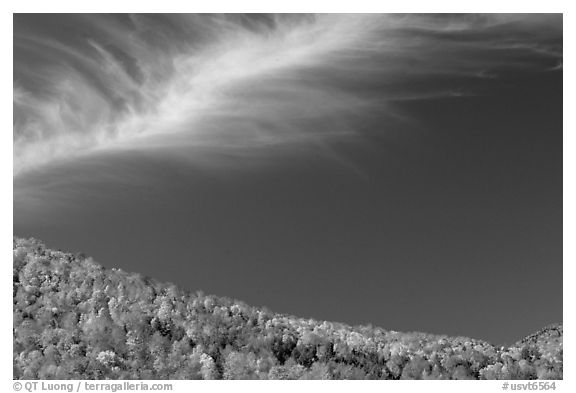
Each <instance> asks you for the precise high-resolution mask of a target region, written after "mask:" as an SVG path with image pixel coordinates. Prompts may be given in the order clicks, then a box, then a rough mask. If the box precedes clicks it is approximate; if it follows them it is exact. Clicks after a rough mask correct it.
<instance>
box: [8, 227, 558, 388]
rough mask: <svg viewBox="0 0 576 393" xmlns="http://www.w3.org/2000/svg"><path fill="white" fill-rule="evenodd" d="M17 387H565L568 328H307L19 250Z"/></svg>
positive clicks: (76, 260) (25, 247)
mask: <svg viewBox="0 0 576 393" xmlns="http://www.w3.org/2000/svg"><path fill="white" fill-rule="evenodd" d="M13 248H14V262H13V273H14V275H13V280H14V281H13V282H14V284H13V291H14V292H13V293H14V345H13V349H14V378H21V379H37V378H38V379H73V378H78V379H104V378H108V379H200V378H202V379H220V378H226V379H535V378H540V379H562V373H563V366H562V334H563V331H562V325H554V326H551V327H548V328H545V329H543V330H541V331H540V332H538V333H536V334H534V335H531V336H529V337H527V338H525V339H523V340H521V341H520V342H518V343H516V344H515V345H513V346H512V347H510V348H503V347H502V348H496V347H494V346H492V345H491V344H489V343H487V342H485V341H482V340H475V339H470V338H466V337H447V336H438V335H431V334H424V333H399V332H394V331H386V330H383V329H381V328H374V327H367V326H356V327H352V326H348V325H345V324H341V323H332V322H324V321H315V320H311V319H301V318H296V317H293V316H289V315H284V314H277V313H272V312H269V311H267V310H265V309H259V308H255V307H250V306H248V305H246V304H244V303H242V302H238V301H233V300H231V299H226V298H219V297H215V296H206V295H203V294H202V293H190V292H187V291H183V290H180V289H178V288H176V287H175V286H174V285H172V284H163V283H160V282H157V281H154V280H151V279H148V278H145V277H143V276H141V275H138V274H132V273H126V272H123V271H121V270H118V269H105V268H103V267H101V266H99V265H98V264H96V263H94V262H93V261H92V260H91V259H90V258H84V257H82V256H79V255H72V254H68V253H64V252H61V251H54V250H50V249H47V248H46V247H45V246H44V245H43V244H42V243H40V242H39V241H37V240H34V239H27V240H26V239H18V238H14V241H13Z"/></svg>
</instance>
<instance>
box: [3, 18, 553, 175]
mask: <svg viewBox="0 0 576 393" xmlns="http://www.w3.org/2000/svg"><path fill="white" fill-rule="evenodd" d="M46 18H50V16H46ZM60 18H65V19H66V21H67V22H66V23H67V24H65V26H67V28H68V30H67V31H66V34H68V35H70V37H62V36H61V35H58V34H56V33H54V34H52V35H50V34H43V32H42V31H41V29H38V28H36V29H35V28H29V26H27V25H26V23H25V22H26V19H25V17H24V18H23V19H24V20H23V22H20V24H19V23H18V22H19V19H17V20H16V22H17V23H15V38H14V40H15V41H14V42H15V48H16V49H17V51H15V59H14V63H15V67H14V68H15V81H14V175H15V176H20V175H23V174H26V173H28V172H30V171H33V170H39V169H42V168H45V167H47V166H49V165H51V164H53V163H62V162H73V161H74V160H77V159H80V158H81V157H83V156H85V155H94V154H102V153H105V152H110V151H117V150H119V149H147V150H149V151H154V150H155V149H160V148H162V149H164V151H165V150H166V149H168V150H169V149H170V148H182V146H191V147H196V148H202V146H209V147H210V148H221V149H244V150H246V149H254V148H258V147H263V146H268V145H282V144H284V145H290V144H293V143H305V142H307V141H317V140H319V139H320V140H322V139H324V138H328V137H334V136H338V135H343V134H351V133H354V132H355V129H354V125H353V123H354V121H353V120H354V119H357V117H358V116H362V115H363V114H365V113H369V112H370V111H386V110H387V109H386V108H387V104H388V103H389V102H390V101H391V100H395V99H402V98H415V97H428V96H434V95H451V96H457V95H458V94H460V93H459V92H458V91H457V90H454V89H452V87H450V86H438V85H434V86H433V87H431V88H430V87H428V88H426V87H423V86H420V87H418V86H417V87H413V86H412V87H406V86H405V85H403V83H404V82H405V81H409V80H411V78H418V77H422V76H431V75H432V76H453V75H459V76H460V77H470V78H478V79H486V75H490V77H491V78H493V77H494V75H497V74H495V73H494V72H495V71H494V70H496V69H498V68H501V67H503V66H504V67H505V66H506V64H509V65H511V66H512V67H520V68H526V67H532V66H539V63H538V62H533V61H532V60H529V59H528V60H527V57H529V56H526V55H525V52H529V54H530V55H531V56H532V57H531V58H533V57H534V56H536V57H537V58H538V59H540V58H544V59H552V60H553V61H552V60H551V61H552V63H551V64H558V62H561V58H562V57H561V56H562V54H561V53H562V51H561V46H560V47H558V45H557V43H556V41H554V40H555V39H557V38H558V36H559V37H560V38H561V29H562V26H561V19H560V18H558V17H557V16H556V17H549V16H546V17H538V16H535V17H534V16H530V17H526V16H522V15H520V16H513V15H512V16H510V15H508V16H462V15H460V16H453V17H448V16H422V15H406V16H401V15H378V14H358V15H316V16H302V15H298V16H281V17H259V16H249V17H239V16H222V15H218V16H205V15H202V16H199V15H171V16H158V17H152V16H142V15H132V16H130V17H127V18H123V19H114V18H112V17H105V16H98V17H87V16H81V17H74V16H68V17H62V16H60ZM559 21H560V23H559ZM57 23H58V22H54V24H57ZM48 24H50V23H48ZM19 26H21V27H19ZM533 27H538V28H539V29H540V34H539V35H534V34H533V30H531V28H533ZM558 29H559V30H558ZM50 31H52V30H49V32H50ZM559 31H560V33H559ZM503 37H505V39H503ZM503 51H506V55H505V56H504V59H503V56H502V54H501V53H502V52H503ZM516 53H518V54H521V56H520V55H518V56H516V55H515V54H516ZM532 63H534V64H532ZM552 67H553V65H552V66H549V67H548V68H547V69H548V70H549V69H550V68H552ZM375 85H377V86H379V88H378V92H377V94H372V93H371V91H372V90H374V89H373V86H375ZM386 85H388V86H389V89H383V88H382V86H386ZM412 85H414V84H413V83H412ZM457 93H458V94H457Z"/></svg>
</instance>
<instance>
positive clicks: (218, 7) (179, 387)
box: [0, 0, 576, 393]
mask: <svg viewBox="0 0 576 393" xmlns="http://www.w3.org/2000/svg"><path fill="white" fill-rule="evenodd" d="M573 10H574V9H573V6H571V4H570V2H569V1H559V0H546V1H533V2H526V1H523V2H520V1H498V0H485V1H481V2H474V3H470V2H467V3H464V2H463V1H453V0H451V1H446V0H434V1H430V0H429V1H425V0H420V1H397V2H393V3H392V2H389V1H385V0H378V1H366V0H361V1H359V0H349V1H346V2H344V1H341V2H329V1H310V0H289V1H281V2H280V1H277V2H271V1H269V0H268V1H265V0H236V1H234V0H227V1H223V0H210V1H207V2H203V1H202V2H200V1H189V0H188V1H179V0H161V1H158V0H156V1H153V2H152V1H146V2H144V1H135V0H130V1H119V0H115V1H113V0H98V1H93V2H81V1H72V0H65V1H63V0H58V1H56V0H49V1H46V0H44V1H41V0H34V1H30V0H29V1H9V2H5V3H3V6H2V11H3V12H2V14H1V15H2V19H1V21H0V26H1V27H0V28H1V29H2V34H1V37H2V48H4V50H6V51H7V52H8V53H7V55H6V56H5V57H4V59H3V60H4V61H2V62H1V63H0V64H1V67H2V77H3V78H2V81H3V84H2V86H3V89H2V92H3V94H2V99H3V105H2V108H3V110H2V113H3V114H4V115H3V116H2V119H3V124H4V127H3V128H4V131H3V132H2V133H1V134H0V135H1V137H2V140H1V143H0V149H1V153H0V159H1V160H2V165H0V171H1V175H2V189H1V193H0V195H1V198H2V204H1V206H2V211H1V216H0V217H1V218H2V225H1V229H0V230H1V233H0V239H1V241H0V244H2V245H3V246H2V248H1V250H2V255H3V256H4V257H3V258H2V260H3V262H4V263H3V264H2V275H1V277H3V278H2V280H5V281H4V283H3V284H4V285H2V286H1V288H2V295H1V296H0V299H1V300H0V301H1V305H2V310H3V311H4V313H5V315H11V314H12V312H11V308H12V302H11V301H10V300H9V299H11V295H10V294H9V292H11V288H12V285H11V283H10V282H8V280H9V277H11V258H12V256H11V255H8V253H9V251H8V250H9V246H8V241H9V239H10V238H11V237H12V225H13V224H12V223H13V221H12V214H13V207H12V206H13V200H12V197H13V190H12V182H11V179H12V141H11V137H10V132H9V131H8V130H9V129H11V128H12V110H11V108H12V94H11V90H12V89H10V88H9V86H11V84H12V31H13V30H12V13H13V12H39V13H44V12H45V13H52V12H84V13H90V12H115V13H122V12H149V13H154V12H194V13H199V12H338V13H339V12H422V13H428V12H434V13H438V12H474V13H476V12H488V13H491V12H521V13H532V12H543V13H564V61H563V64H564V67H567V69H568V72H565V73H564V234H563V237H564V277H563V280H564V321H563V323H564V327H565V329H567V334H566V337H565V343H566V345H565V346H566V347H568V349H569V350H568V351H566V353H565V354H564V364H565V365H567V366H568V367H565V372H564V378H565V379H564V381H560V382H559V383H557V389H556V392H559V391H576V390H575V389H574V387H575V386H573V385H574V377H573V375H572V374H573V372H572V371H576V370H574V368H573V367H572V365H573V363H574V362H573V359H574V357H573V356H572V348H573V347H574V345H573V343H574V340H573V339H572V326H573V321H574V319H573V315H574V314H573V312H572V310H571V302H570V301H568V299H574V298H575V295H576V294H575V291H574V284H573V282H574V274H573V273H574V268H573V265H572V263H570V262H571V261H574V260H576V258H575V256H576V255H575V253H574V247H573V246H572V244H573V242H574V240H575V237H574V229H573V226H572V225H571V224H572V223H574V214H575V208H574V207H573V206H574V205H573V203H574V202H575V201H576V200H575V198H574V196H575V181H574V177H573V176H571V175H572V174H573V173H574V169H575V168H576V160H575V158H574V157H575V150H574V136H573V135H574V132H576V127H575V124H574V117H573V115H572V114H573V113H574V108H575V107H576V106H575V103H574V102H575V101H574V97H573V89H572V87H573V86H574V85H573V83H574V77H573V70H574V67H573V49H574V47H573V37H574V27H573V26H574V22H575V18H574V17H573V12H572V11H573ZM542 132H546V130H542ZM6 319H8V318H6ZM0 340H1V345H0V348H2V355H3V356H2V357H1V365H2V367H1V368H0V370H2V385H0V386H4V387H5V389H6V390H5V391H13V390H12V356H11V353H12V351H11V348H12V331H11V323H9V322H8V321H6V323H4V324H2V336H1V338H0ZM150 382H152V381H150ZM173 382H174V390H173V391H175V392H188V391H195V390H197V391H201V390H202V391H203V390H208V391H212V390H214V391H228V390H230V389H234V390H235V391H238V390H240V391H254V390H257V391H260V390H261V391H264V390H266V391H270V390H271V389H272V390H273V391H274V392H278V393H283V392H286V393H288V392H290V393H293V392H294V389H298V390H300V389H304V390H306V391H312V390H318V389H322V388H328V389H335V390H342V391H344V390H346V391H348V390H349V389H351V388H362V389H363V390H366V391H371V390H372V391H378V392H382V391H384V390H386V391H388V390H391V391H412V390H413V389H414V390H433V391H442V392H462V391H467V392H491V391H494V392H495V391H502V389H501V386H502V384H501V382H499V381H470V382H468V381H429V382H424V381H378V382H375V381H297V382H282V381H229V382H226V381H215V382H209V381H201V382H194V381H173ZM320 384H322V385H320ZM232 385H234V386H232ZM569 386H572V388H569Z"/></svg>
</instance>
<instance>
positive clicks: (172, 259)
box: [14, 15, 562, 344]
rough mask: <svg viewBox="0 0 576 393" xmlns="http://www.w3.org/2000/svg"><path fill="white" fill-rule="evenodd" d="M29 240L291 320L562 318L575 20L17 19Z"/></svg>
mask: <svg viewBox="0 0 576 393" xmlns="http://www.w3.org/2000/svg"><path fill="white" fill-rule="evenodd" d="M14 118H15V120H14V123H15V126H14V164H15V165H14V167H15V173H14V234H15V235H16V236H22V237H29V236H33V237H37V238H39V239H41V240H43V241H44V242H45V243H46V244H47V245H48V246H49V247H52V248H58V249H62V250H67V251H73V252H76V251H78V252H80V251H81V252H84V253H86V254H88V255H90V256H93V257H94V259H95V260H96V261H97V262H99V263H101V264H103V265H104V266H107V267H117V268H122V269H124V270H127V271H134V272H139V273H142V274H145V275H148V276H151V277H154V278H156V279H159V280H162V281H171V282H174V283H176V284H178V285H179V286H181V287H183V288H188V289H192V290H198V289H201V290H203V291H204V292H205V293H210V294H215V295H220V296H228V297H232V298H236V299H241V300H243V301H245V302H247V303H249V304H251V305H255V306H267V307H268V308H270V309H271V310H273V311H277V312H282V313H289V314H294V315H297V316H301V317H312V318H316V319H326V320H331V321H341V322H346V323H350V324H366V323H372V324H373V325H377V326H381V327H383V328H385V329H390V330H398V331H425V332H429V333H439V334H449V335H465V336H470V337H474V338H480V339H486V340H488V341H491V342H493V343H495V344H510V343H512V342H514V341H516V340H518V339H520V338H522V337H523V336H525V335H527V334H529V333H531V332H533V331H535V330H537V329H539V328H541V327H543V326H544V325H546V324H549V323H552V322H561V321H562V17H561V16H560V15H505V16H499V15H325V16H316V17H311V16H302V15H294V16H286V15H285V16H281V17H272V16H262V15H249V16H238V15H235V16H222V15H215V16H207V15H204V16H198V15H196V16H182V15H180V16H178V15H172V16H162V15H157V16H154V15H148V16H141V15H132V16H125V15H116V16H103V15H101V16H87V15H66V16H60V15H50V16H46V15H44V16H42V15H40V16H38V15H36V16H35V15H16V16H15V17H14Z"/></svg>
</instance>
